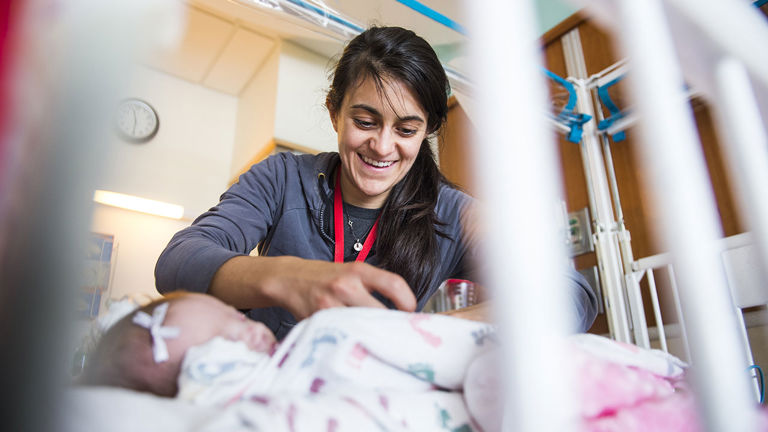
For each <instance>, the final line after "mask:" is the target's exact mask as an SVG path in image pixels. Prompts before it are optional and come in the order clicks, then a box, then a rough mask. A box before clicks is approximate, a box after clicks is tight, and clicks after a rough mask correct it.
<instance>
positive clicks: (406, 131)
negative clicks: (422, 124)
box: [397, 127, 416, 136]
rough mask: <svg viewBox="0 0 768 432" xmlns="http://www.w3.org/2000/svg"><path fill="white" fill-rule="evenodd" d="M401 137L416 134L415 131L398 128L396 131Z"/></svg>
mask: <svg viewBox="0 0 768 432" xmlns="http://www.w3.org/2000/svg"><path fill="white" fill-rule="evenodd" d="M397 130H398V131H399V132H400V134H401V135H403V136H413V135H415V134H416V129H408V128H402V127H401V128H398V129H397Z"/></svg>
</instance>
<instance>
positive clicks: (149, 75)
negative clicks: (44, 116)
mask: <svg viewBox="0 0 768 432" xmlns="http://www.w3.org/2000/svg"><path fill="white" fill-rule="evenodd" d="M124 97H138V98H140V99H143V100H145V101H147V102H149V104H150V105H152V106H153V107H154V108H155V110H156V111H157V113H158V116H159V118H160V129H159V130H158V133H157V135H156V136H155V137H154V138H153V139H152V140H151V141H149V142H147V143H144V144H132V143H129V142H126V141H123V140H121V139H120V138H118V137H117V136H114V138H113V139H112V140H110V141H109V142H106V143H105V145H106V146H108V147H109V151H108V154H109V156H108V159H107V161H105V168H106V169H105V170H104V173H103V175H102V176H101V177H102V178H101V179H100V181H99V182H98V183H97V184H98V188H99V189H106V190H111V191H114V192H121V193H127V194H131V195H137V196H140V197H144V198H150V199H155V200H160V201H166V202H170V203H174V204H179V205H182V206H184V209H185V212H184V215H185V217H186V218H190V219H191V218H194V217H195V216H197V215H198V214H200V213H202V212H203V211H205V210H207V209H208V208H209V207H210V206H211V205H213V204H215V203H216V202H218V198H219V195H220V194H221V192H223V191H224V189H225V188H226V186H227V181H228V180H229V167H230V162H231V160H232V146H233V143H234V138H235V123H236V118H237V117H236V116H237V98H236V97H234V96H230V95H226V94H224V93H220V92H217V91H214V90H211V89H208V88H206V87H203V86H201V85H198V84H194V83H191V82H189V81H186V80H183V79H179V78H176V77H173V76H171V75H167V74H165V73H162V72H157V71H155V70H152V69H148V68H145V67H137V68H136V70H135V74H134V75H133V79H132V81H131V83H130V86H129V87H128V88H127V89H126V91H125V92H124Z"/></svg>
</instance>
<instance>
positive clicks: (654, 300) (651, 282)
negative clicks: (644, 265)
mask: <svg viewBox="0 0 768 432" xmlns="http://www.w3.org/2000/svg"><path fill="white" fill-rule="evenodd" d="M645 274H646V277H647V278H648V287H649V291H650V293H651V304H652V305H653V316H654V318H656V328H657V329H658V332H659V343H660V344H661V349H662V351H664V352H669V348H667V335H666V334H665V333H664V320H663V319H662V318H661V305H660V304H659V292H658V290H657V289H656V279H655V278H654V277H653V269H648V270H646V271H645Z"/></svg>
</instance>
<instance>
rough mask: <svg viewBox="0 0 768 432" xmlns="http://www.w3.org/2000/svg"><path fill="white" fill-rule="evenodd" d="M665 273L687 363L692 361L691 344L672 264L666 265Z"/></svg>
mask: <svg viewBox="0 0 768 432" xmlns="http://www.w3.org/2000/svg"><path fill="white" fill-rule="evenodd" d="M667 275H668V276H669V286H670V287H672V299H673V301H674V302H675V312H677V321H678V322H679V323H680V329H681V330H682V332H683V347H684V348H685V360H686V361H687V362H689V363H691V362H692V361H693V359H692V357H691V345H690V343H689V342H688V332H687V331H686V330H685V329H686V327H685V316H684V315H683V305H682V304H680V290H679V289H678V288H677V279H676V278H675V270H674V269H673V268H672V265H671V264H669V265H667Z"/></svg>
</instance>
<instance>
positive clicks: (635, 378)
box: [66, 308, 699, 432]
mask: <svg viewBox="0 0 768 432" xmlns="http://www.w3.org/2000/svg"><path fill="white" fill-rule="evenodd" d="M495 345H496V343H495V333H494V332H493V329H492V327H491V326H490V325H488V324H484V323H478V322H473V321H467V320H462V319H457V318H451V317H446V316H441V315H425V314H407V313H403V312H398V311H388V310H378V309H364V308H342V309H332V310H327V311H322V312H319V313H317V314H315V315H314V316H313V317H312V318H310V319H308V320H305V321H302V322H301V323H299V325H297V326H296V328H294V329H293V330H292V331H291V333H290V334H289V335H288V337H286V339H285V340H284V341H283V342H282V344H281V345H280V347H279V348H278V349H277V351H276V352H275V353H274V354H273V355H271V356H269V355H266V354H263V353H255V352H251V351H248V350H247V349H246V348H245V345H244V344H242V343H234V342H230V341H224V340H221V339H214V340H212V341H210V342H209V343H207V344H204V345H201V346H200V347H196V348H194V349H190V351H189V352H188V353H187V356H186V357H185V360H184V364H183V371H182V375H181V376H180V378H179V387H180V391H179V395H178V397H177V398H176V399H164V398H160V397H156V396H152V395H147V394H141V393H137V392H132V391H128V390H122V389H112V388H73V389H71V390H70V392H69V393H70V394H69V396H70V397H69V398H68V401H67V407H66V410H67V411H68V412H69V413H70V414H71V415H70V417H69V418H68V422H69V424H68V426H69V428H68V429H67V430H70V431H78V432H91V431H94V432H95V431H98V432H102V431H118V432H120V431H126V432H127V431H130V432H137V431H162V432H169V431H170V432H173V431H201V432H209V431H210V432H214V431H216V432H219V431H270V432H272V431H290V432H300V431H318V430H319V431H328V432H342V431H355V432H359V431H378V430H387V431H419V432H424V431H451V432H471V431H473V430H480V429H479V427H478V425H480V426H483V427H484V428H485V430H486V431H492V430H496V429H498V428H499V425H500V408H501V406H502V405H501V403H500V400H499V395H500V388H499V385H498V384H499V380H498V370H497V369H496V367H497V366H496V364H497V363H495V362H494V361H493V359H494V358H497V357H496V351H497V350H495V349H494V348H495ZM568 349H569V350H570V352H569V354H568V356H567V358H568V364H569V365H570V366H572V367H573V368H574V369H573V371H572V373H573V374H574V377H575V378H576V381H577V384H578V386H577V388H578V390H579V395H578V398H577V399H576V400H578V401H579V405H580V406H579V418H574V421H575V422H577V423H578V424H579V425H581V427H577V429H578V430H582V431H622V432H627V431H638V432H639V431H645V430H674V431H697V430H699V428H698V425H697V423H696V418H695V417H696V416H695V413H694V408H693V403H692V398H691V397H690V395H689V394H688V393H687V392H685V391H682V392H681V391H679V388H678V387H679V386H680V385H681V384H682V381H681V380H682V378H683V371H684V368H685V365H684V364H683V363H682V362H680V361H679V360H678V359H676V358H674V357H673V356H670V355H669V354H666V353H662V352H660V351H655V350H643V349H640V348H638V347H635V346H630V345H625V344H620V343H617V342H614V341H610V340H608V339H605V338H601V337H598V336H595V335H576V336H573V337H571V338H570V339H569V343H568ZM564 366H565V365H564ZM542 373H546V372H545V371H542ZM553 409H558V407H555V406H553ZM470 414H472V415H471V416H470ZM649 422H650V423H649Z"/></svg>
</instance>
